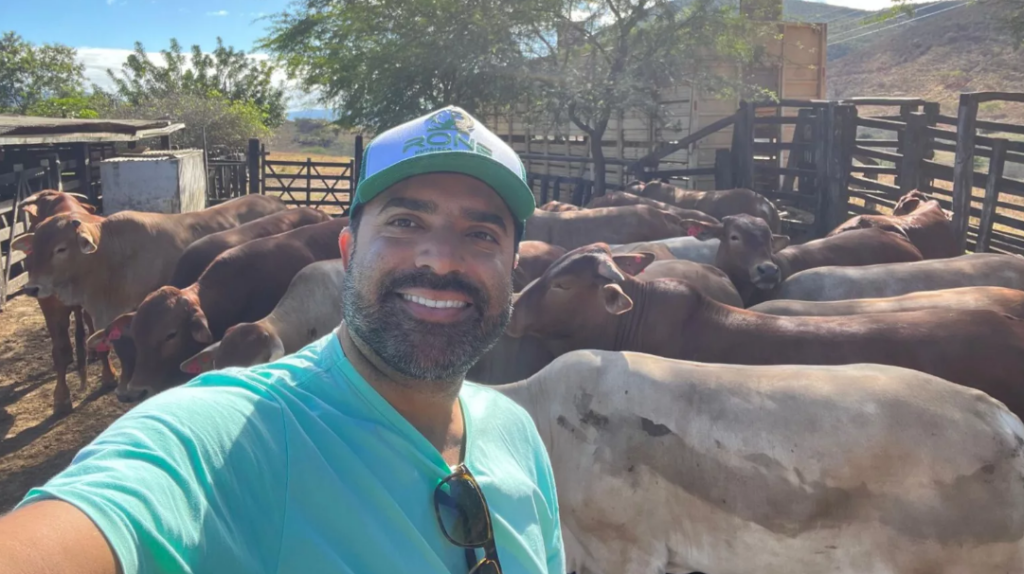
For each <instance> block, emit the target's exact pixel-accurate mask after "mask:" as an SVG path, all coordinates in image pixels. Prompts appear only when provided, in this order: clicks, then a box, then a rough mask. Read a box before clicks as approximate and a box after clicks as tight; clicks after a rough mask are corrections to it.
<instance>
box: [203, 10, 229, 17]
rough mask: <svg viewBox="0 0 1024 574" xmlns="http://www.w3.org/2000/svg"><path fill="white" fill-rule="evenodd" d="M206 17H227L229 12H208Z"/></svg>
mask: <svg viewBox="0 0 1024 574" xmlns="http://www.w3.org/2000/svg"><path fill="white" fill-rule="evenodd" d="M206 15H207V16H227V15H228V11H227V10H217V11H216V12H207V13H206Z"/></svg>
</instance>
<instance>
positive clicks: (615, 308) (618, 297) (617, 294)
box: [601, 283, 633, 315]
mask: <svg viewBox="0 0 1024 574" xmlns="http://www.w3.org/2000/svg"><path fill="white" fill-rule="evenodd" d="M601 296H602V297H603V298H604V308H605V309H607V310H608V312H609V313H611V314H612V315H622V314H623V313H625V312H627V311H629V310H630V309H632V308H633V300H632V299H630V298H629V295H626V293H625V292H624V291H623V290H622V287H619V286H618V285H617V284H615V283H609V284H607V285H605V286H604V287H602V288H601Z"/></svg>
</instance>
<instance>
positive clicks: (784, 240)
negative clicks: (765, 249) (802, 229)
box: [772, 235, 789, 253]
mask: <svg viewBox="0 0 1024 574" xmlns="http://www.w3.org/2000/svg"><path fill="white" fill-rule="evenodd" d="M788 245H789V236H788V235H772V253H778V252H779V251H782V250H783V249H785V248H786V247H787V246H788Z"/></svg>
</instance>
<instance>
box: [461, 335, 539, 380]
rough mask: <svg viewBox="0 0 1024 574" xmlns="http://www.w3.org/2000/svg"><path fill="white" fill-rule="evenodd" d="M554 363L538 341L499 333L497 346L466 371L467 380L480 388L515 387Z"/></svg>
mask: <svg viewBox="0 0 1024 574" xmlns="http://www.w3.org/2000/svg"><path fill="white" fill-rule="evenodd" d="M554 359H555V356H554V355H553V354H552V353H551V352H550V351H548V350H547V348H546V347H545V346H544V342H543V341H541V340H540V339H538V338H536V337H531V336H529V335H526V336H523V337H512V336H509V335H508V334H507V333H502V334H501V337H500V338H499V339H498V342H497V343H495V344H494V346H493V347H491V348H490V349H488V351H487V352H486V353H484V354H483V356H481V357H480V360H478V361H477V362H476V364H474V365H473V367H472V368H471V369H469V372H468V373H466V380H467V381H472V382H474V383H480V384H483V385H503V384H505V383H514V382H516V381H521V380H523V379H526V378H528V377H530V376H531V375H533V374H535V373H536V372H537V371H539V370H541V369H543V368H544V367H545V366H547V365H548V364H549V363H550V362H551V361H553V360H554Z"/></svg>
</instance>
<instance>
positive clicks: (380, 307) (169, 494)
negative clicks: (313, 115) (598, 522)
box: [0, 107, 565, 574]
mask: <svg viewBox="0 0 1024 574" xmlns="http://www.w3.org/2000/svg"><path fill="white" fill-rule="evenodd" d="M533 208H534V200H533V195H532V193H531V191H530V188H529V187H528V185H527V184H526V182H525V170H524V169H523V165H522V163H521V161H520V160H519V158H518V157H517V156H516V154H515V152H514V151H513V150H512V149H511V148H509V147H508V146H507V145H506V144H505V143H503V142H502V141H501V140H500V139H499V138H497V137H496V136H495V135H494V134H492V133H491V132H489V131H488V130H487V129H486V128H485V127H484V126H482V125H480V124H479V123H477V122H476V121H475V120H474V119H473V118H472V117H471V116H470V115H469V114H467V113H466V112H464V111H463V110H460V109H458V108H454V107H449V108H445V109H443V110H439V111H437V112H434V113H432V114H430V115H428V116H424V117H422V118H418V119H416V120H413V121H411V122H409V123H407V124H404V125H401V126H399V127H396V128H393V129H392V130H389V131H387V132H385V133H383V134H381V135H380V136H379V137H378V138H376V139H375V140H374V141H373V142H372V143H371V144H370V145H369V146H368V147H367V150H366V154H365V157H364V160H363V162H362V173H361V174H360V179H359V184H358V187H357V190H356V195H355V198H354V201H353V207H352V213H351V227H350V228H348V229H346V230H345V231H344V232H343V233H342V235H341V237H340V238H339V241H340V244H341V252H342V257H343V259H344V261H345V265H346V268H347V273H346V277H345V281H344V285H343V289H344V299H345V309H344V322H343V323H342V324H341V325H340V326H339V327H338V329H337V330H336V332H335V333H332V334H331V335H329V336H327V337H324V338H323V339H321V340H319V341H317V342H315V343H313V344H311V345H309V346H308V347H306V348H305V349H303V350H301V351H299V352H298V353H296V354H295V355H292V356H289V357H285V358H284V359H282V360H280V361H278V362H276V363H272V364H269V365H264V366H261V367H256V368H252V369H248V370H243V369H227V370H223V371H215V372H212V373H208V374H206V375H203V376H201V377H199V378H198V379H196V380H195V381H193V382H192V383H190V384H188V385H186V386H184V387H179V388H177V389H173V390H170V391H167V392H165V393H163V394H161V395H158V396H156V397H154V398H152V399H150V400H148V401H146V402H145V403H143V404H142V405H140V406H138V407H136V408H135V409H133V410H132V411H131V412H129V413H127V414H126V415H124V416H123V417H122V418H121V419H120V420H118V421H117V422H115V423H114V424H113V425H112V426H111V427H110V428H109V429H108V430H107V431H105V432H104V433H103V434H102V435H100V436H99V437H98V438H97V439H96V440H95V441H93V442H92V443H91V444H90V445H89V446H87V447H86V448H84V449H83V450H82V451H81V452H80V453H78V455H77V456H76V457H75V459H74V461H73V462H72V464H71V466H70V467H69V468H67V469H66V470H65V471H63V472H62V473H61V474H59V475H57V476H56V477H54V478H53V479H52V480H50V482H49V483H47V484H46V485H44V486H42V487H40V488H36V489H33V490H32V491H30V492H29V493H28V495H27V496H26V498H25V500H24V501H22V503H21V504H20V505H19V507H18V509H16V510H15V511H14V512H12V513H11V514H9V515H8V516H6V517H4V518H3V519H0V572H5V573H18V574H20V573H23V572H24V573H27V572H75V573H84V574H92V573H96V574H100V573H103V574H112V573H114V572H126V573H134V572H247V573H250V572H281V573H288V572H295V573H306V572H327V573H331V572H345V573H364V572H388V573H392V572H418V573H435V572H436V573H442V572H444V573H447V572H455V573H458V574H462V573H466V572H473V573H474V574H497V573H500V572H505V573H506V574H513V573H539V572H550V573H558V574H561V573H563V572H564V571H565V570H564V556H563V549H562V537H561V529H560V525H559V520H558V505H557V500H556V493H555V484H554V479H553V477H552V474H551V466H550V463H549V461H548V458H547V453H546V451H545V450H544V446H543V443H542V442H541V440H540V437H539V436H538V435H537V431H536V428H535V427H534V426H533V423H532V421H531V420H530V418H529V416H528V415H527V414H526V413H525V412H524V411H523V410H521V409H520V408H519V407H518V406H517V405H515V404H514V403H512V402H511V401H509V400H508V399H506V398H504V397H503V396H501V395H500V394H498V393H497V392H495V391H492V390H489V389H486V388H483V387H480V386H477V385H474V384H472V383H464V382H463V377H464V376H465V373H466V372H467V371H468V370H469V368H470V367H471V366H472V365H473V363H474V362H475V361H476V360H477V359H478V358H479V357H480V356H481V355H482V354H483V353H484V352H486V351H487V349H488V348H490V346H491V345H493V344H494V343H495V342H496V341H497V339H498V337H499V335H500V334H501V332H502V331H503V330H504V328H505V326H506V325H507V323H508V321H509V318H510V314H511V298H512V270H513V268H514V267H515V265H516V261H517V254H516V253H517V250H518V244H519V240H520V239H521V237H522V234H523V230H524V226H525V222H526V219H527V217H529V216H530V214H532V213H533Z"/></svg>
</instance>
